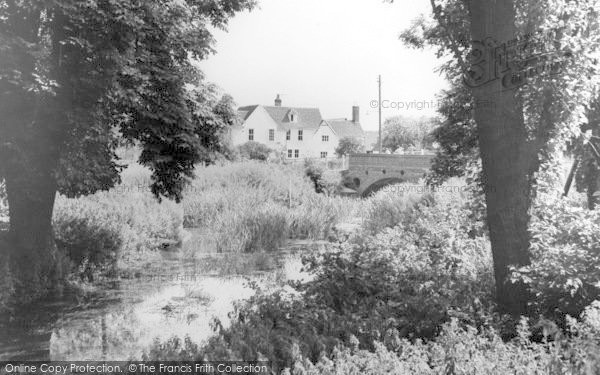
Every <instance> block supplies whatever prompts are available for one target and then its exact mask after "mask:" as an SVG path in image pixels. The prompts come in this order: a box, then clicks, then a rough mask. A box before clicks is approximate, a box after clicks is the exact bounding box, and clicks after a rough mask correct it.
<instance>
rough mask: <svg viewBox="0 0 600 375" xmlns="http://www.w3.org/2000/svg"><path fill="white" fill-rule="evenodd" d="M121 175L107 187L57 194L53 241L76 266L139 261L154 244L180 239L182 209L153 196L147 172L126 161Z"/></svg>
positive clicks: (147, 258)
mask: <svg viewBox="0 0 600 375" xmlns="http://www.w3.org/2000/svg"><path fill="white" fill-rule="evenodd" d="M122 179H123V183H122V184H120V185H119V186H117V187H115V188H113V189H111V190H110V191H104V192H98V193H96V194H93V195H90V196H87V197H81V198H77V199H69V198H66V197H63V196H59V197H58V198H57V201H56V204H55V207H54V216H53V225H54V229H55V233H56V239H57V244H58V245H59V247H61V248H62V250H64V251H65V252H66V253H67V254H68V255H69V257H70V258H71V260H73V261H74V263H75V265H76V266H78V265H80V264H82V263H86V264H87V263H93V264H95V263H98V264H100V263H106V262H108V261H109V262H114V263H118V265H119V266H121V267H130V266H134V265H139V264H140V263H143V262H144V261H148V260H149V257H150V256H151V254H153V253H156V251H155V250H156V249H158V248H161V247H163V246H166V245H172V244H176V243H178V242H180V241H181V239H182V236H183V209H182V207H181V206H180V205H177V204H175V203H174V202H171V201H167V200H164V201H163V202H162V203H159V202H158V201H157V200H156V198H155V197H154V196H153V195H152V194H151V192H150V190H149V188H148V186H149V184H150V172H149V171H148V170H147V169H145V168H143V167H141V166H138V165H132V166H130V167H129V168H128V169H126V170H125V171H124V172H123V175H122Z"/></svg>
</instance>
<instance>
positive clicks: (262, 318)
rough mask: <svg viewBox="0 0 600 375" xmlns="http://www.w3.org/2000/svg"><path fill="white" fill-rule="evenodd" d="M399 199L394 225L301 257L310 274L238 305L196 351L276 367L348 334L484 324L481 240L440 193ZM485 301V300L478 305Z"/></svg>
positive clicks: (377, 336)
mask: <svg viewBox="0 0 600 375" xmlns="http://www.w3.org/2000/svg"><path fill="white" fill-rule="evenodd" d="M430 203H431V202H429V203H427V202H426V201H424V202H420V203H419V202H414V203H413V204H412V205H411V204H407V205H406V208H405V210H404V214H403V215H402V217H401V218H399V222H398V223H397V224H398V225H397V226H395V227H394V228H388V229H384V230H382V231H380V232H379V233H377V234H375V235H373V236H368V235H367V234H366V233H363V234H362V235H360V234H359V235H357V236H354V237H352V238H354V240H353V242H344V243H340V244H338V245H331V246H330V247H329V249H328V250H327V251H325V252H322V253H319V254H315V255H314V256H309V257H308V258H307V259H306V267H307V270H308V271H310V272H311V273H313V275H314V277H313V278H312V279H311V280H310V281H308V282H306V283H305V284H295V285H293V290H292V291H287V292H286V291H278V292H275V293H274V294H270V293H269V292H266V291H265V293H260V292H259V293H258V294H257V295H256V296H255V297H254V298H252V299H251V300H250V301H248V302H247V303H241V304H240V305H239V306H238V308H237V310H236V313H235V314H234V315H233V316H234V317H235V318H234V319H233V321H232V325H231V327H230V328H228V329H219V327H220V325H219V323H218V322H217V323H216V325H215V327H216V328H217V329H218V333H219V335H218V336H217V337H215V338H213V339H211V340H210V341H209V343H208V344H207V346H206V347H205V348H204V349H202V350H200V351H199V352H198V353H197V354H196V355H197V356H198V358H205V359H208V360H210V359H215V360H216V359H217V358H221V359H222V358H236V359H247V360H249V359H250V358H253V359H256V358H259V357H260V356H265V357H266V358H268V359H269V360H272V361H274V363H275V365H276V367H277V368H283V367H287V366H290V365H291V364H292V363H293V362H294V361H295V359H296V358H297V356H298V354H299V353H300V354H301V355H303V356H306V357H308V358H310V359H311V360H313V361H315V360H318V358H319V357H320V356H321V353H323V352H324V353H326V354H329V353H331V351H332V350H333V349H334V347H336V346H337V345H341V344H343V343H345V342H347V341H348V340H350V338H351V337H352V336H355V337H356V338H357V339H358V341H357V342H358V343H359V344H360V346H361V347H362V348H370V349H373V348H374V346H373V345H374V344H373V343H374V342H375V341H379V340H382V341H384V342H385V343H386V345H388V346H389V347H390V348H392V347H393V345H394V343H396V342H397V341H398V340H400V339H401V338H418V337H422V338H433V337H435V336H436V334H437V333H438V332H439V331H440V329H441V327H442V325H443V324H444V323H445V322H447V321H448V320H449V319H450V317H451V316H459V317H460V318H461V319H462V320H463V321H465V322H469V323H471V324H475V325H479V324H485V321H486V319H485V318H484V317H483V316H484V315H485V312H486V311H488V310H489V308H490V306H489V302H487V301H490V296H489V293H490V292H489V290H490V289H491V286H490V285H491V283H492V280H491V269H490V264H491V259H489V247H488V245H487V241H486V240H485V239H484V238H471V237H469V236H468V234H467V233H468V232H467V231H465V230H464V227H468V226H470V224H468V221H469V220H470V219H469V218H468V212H466V211H464V210H461V209H460V203H458V206H457V203H456V201H455V202H454V203H452V201H451V200H440V201H439V205H431V204H430ZM486 304H488V305H486Z"/></svg>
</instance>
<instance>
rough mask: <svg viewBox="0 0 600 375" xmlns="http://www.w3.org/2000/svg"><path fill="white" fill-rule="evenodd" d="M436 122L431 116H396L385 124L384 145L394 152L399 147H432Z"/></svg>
mask: <svg viewBox="0 0 600 375" xmlns="http://www.w3.org/2000/svg"><path fill="white" fill-rule="evenodd" d="M434 126H435V123H434V120H433V119H431V118H426V117H421V118H417V119H415V118H407V117H403V116H395V117H391V118H388V119H387V120H385V123H384V124H383V147H384V148H385V149H386V150H389V151H391V152H394V151H396V150H398V149H399V148H403V149H404V148H416V149H419V150H420V149H423V148H430V147H431V144H432V137H431V133H432V131H433V129H434Z"/></svg>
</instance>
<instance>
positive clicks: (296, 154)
mask: <svg viewBox="0 0 600 375" xmlns="http://www.w3.org/2000/svg"><path fill="white" fill-rule="evenodd" d="M294 157H295V158H296V159H298V158H299V157H300V150H295V151H294Z"/></svg>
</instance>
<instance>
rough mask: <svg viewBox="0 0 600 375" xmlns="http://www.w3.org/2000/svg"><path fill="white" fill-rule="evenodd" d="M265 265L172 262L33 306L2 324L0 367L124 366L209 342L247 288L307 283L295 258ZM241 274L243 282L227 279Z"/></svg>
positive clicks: (233, 258) (230, 260) (223, 259)
mask: <svg viewBox="0 0 600 375" xmlns="http://www.w3.org/2000/svg"><path fill="white" fill-rule="evenodd" d="M300 247H303V246H300ZM297 248H298V246H296V248H295V249H294V250H297ZM260 256H264V255H260ZM268 257H269V259H268V262H267V263H265V259H262V258H257V255H243V254H242V255H218V256H217V255H216V254H215V255H214V256H204V257H201V258H197V259H195V260H194V261H192V262H190V261H185V262H184V261H182V260H179V259H176V258H177V257H173V256H172V254H170V255H169V256H168V257H165V258H164V259H163V260H162V261H161V262H160V264H157V265H155V267H154V268H152V267H149V268H147V269H146V270H145V271H144V272H143V273H140V274H138V275H136V277H132V278H130V279H124V280H119V281H112V282H109V283H107V284H106V285H105V286H103V287H102V288H100V290H99V292H98V293H94V295H91V296H88V298H87V299H86V300H81V299H78V298H80V297H79V296H63V297H61V298H53V299H51V300H49V301H42V302H38V303H37V304H36V305H33V306H29V307H27V308H23V309H20V310H19V311H15V312H13V313H12V314H10V315H8V314H7V315H5V316H2V317H0V360H63V361H74V360H128V359H139V358H140V357H141V355H142V353H143V351H144V350H146V349H147V348H148V347H149V346H150V345H151V344H152V342H153V341H154V340H155V339H160V340H162V341H164V340H167V339H168V338H171V337H173V336H177V337H180V338H182V339H183V338H185V337H186V336H189V337H190V338H191V339H192V341H194V342H196V343H200V342H202V341H203V340H205V339H207V338H208V337H210V335H211V334H212V329H211V326H210V322H211V321H212V320H213V318H214V317H217V318H219V319H220V320H221V321H222V322H224V323H226V322H227V321H228V313H229V312H230V311H231V310H232V308H233V303H234V302H235V301H236V300H240V299H245V298H249V297H250V296H251V295H252V294H253V293H254V291H253V289H252V288H250V287H249V282H250V281H252V282H258V283H259V284H260V285H261V286H263V287H267V288H269V287H276V286H279V285H282V284H283V283H284V282H285V281H286V280H291V279H299V278H304V277H306V275H304V274H302V272H301V261H300V255H299V254H298V252H297V251H286V252H281V253H278V255H276V256H275V255H268ZM257 259H258V261H257ZM217 264H218V265H220V267H221V270H220V271H218V272H215V269H217V268H216V267H215V266H216V265H217ZM265 264H268V267H271V270H269V271H266V270H264V269H265V268H267V267H266V266H265ZM250 265H252V266H250ZM240 267H242V268H244V269H245V271H246V274H245V275H243V276H242V275H238V274H236V273H239V272H228V271H227V270H229V271H239V268H240ZM224 270H225V272H224ZM215 273H216V274H215Z"/></svg>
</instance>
